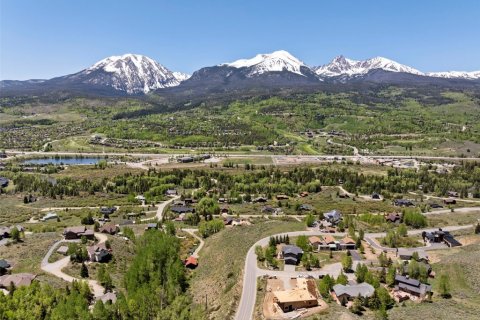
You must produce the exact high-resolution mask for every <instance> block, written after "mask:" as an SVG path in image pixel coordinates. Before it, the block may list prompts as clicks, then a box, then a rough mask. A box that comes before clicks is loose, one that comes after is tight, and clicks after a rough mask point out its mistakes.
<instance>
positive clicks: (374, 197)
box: [372, 192, 382, 200]
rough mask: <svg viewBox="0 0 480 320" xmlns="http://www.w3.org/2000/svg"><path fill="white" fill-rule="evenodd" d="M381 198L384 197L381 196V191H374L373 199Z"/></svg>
mask: <svg viewBox="0 0 480 320" xmlns="http://www.w3.org/2000/svg"><path fill="white" fill-rule="evenodd" d="M381 198H382V197H381V196H380V194H379V193H376V192H374V193H372V199H374V200H380V199H381Z"/></svg>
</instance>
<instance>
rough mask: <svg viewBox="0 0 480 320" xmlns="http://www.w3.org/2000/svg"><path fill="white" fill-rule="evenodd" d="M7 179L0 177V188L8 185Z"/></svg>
mask: <svg viewBox="0 0 480 320" xmlns="http://www.w3.org/2000/svg"><path fill="white" fill-rule="evenodd" d="M8 183H9V180H8V179H7V178H5V177H0V188H6V187H8Z"/></svg>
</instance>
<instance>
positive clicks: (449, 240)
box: [422, 229, 462, 247]
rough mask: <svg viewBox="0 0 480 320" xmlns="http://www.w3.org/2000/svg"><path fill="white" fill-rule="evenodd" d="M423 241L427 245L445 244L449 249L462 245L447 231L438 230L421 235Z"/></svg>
mask: <svg viewBox="0 0 480 320" xmlns="http://www.w3.org/2000/svg"><path fill="white" fill-rule="evenodd" d="M422 236H423V240H424V241H428V242H429V243H442V242H443V243H445V244H446V245H447V246H449V247H459V246H461V245H462V244H461V243H460V242H458V241H457V240H456V239H455V237H454V236H453V235H452V234H451V233H450V232H448V231H443V230H442V229H438V230H435V231H432V232H424V233H422Z"/></svg>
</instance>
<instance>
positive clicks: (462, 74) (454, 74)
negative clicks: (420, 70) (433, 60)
mask: <svg viewBox="0 0 480 320" xmlns="http://www.w3.org/2000/svg"><path fill="white" fill-rule="evenodd" d="M426 75H427V76H429V77H437V78H447V79H454V78H457V79H468V80H475V79H480V71H471V72H466V71H445V72H428V73H426Z"/></svg>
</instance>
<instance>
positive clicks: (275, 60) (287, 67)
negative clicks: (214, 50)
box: [221, 50, 306, 76]
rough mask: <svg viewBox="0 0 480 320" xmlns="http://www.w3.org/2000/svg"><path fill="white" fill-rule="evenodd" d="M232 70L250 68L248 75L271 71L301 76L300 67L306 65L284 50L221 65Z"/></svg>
mask: <svg viewBox="0 0 480 320" xmlns="http://www.w3.org/2000/svg"><path fill="white" fill-rule="evenodd" d="M221 66H229V67H234V68H252V71H251V72H250V73H249V75H250V76H251V75H256V74H262V73H266V72H272V71H289V72H293V73H297V74H300V75H303V74H302V72H301V67H306V65H305V64H304V63H303V62H302V61H300V60H299V59H297V58H296V57H294V56H293V55H292V54H290V53H289V52H287V51H285V50H279V51H274V52H272V53H267V54H257V55H256V56H255V57H253V58H251V59H240V60H237V61H234V62H230V63H224V64H221Z"/></svg>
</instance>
